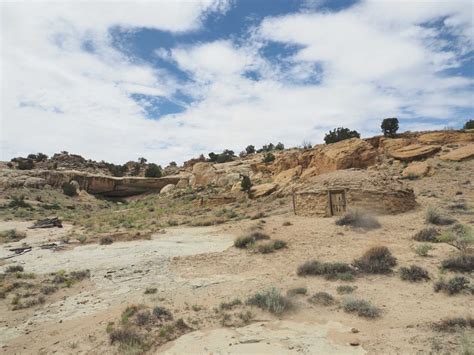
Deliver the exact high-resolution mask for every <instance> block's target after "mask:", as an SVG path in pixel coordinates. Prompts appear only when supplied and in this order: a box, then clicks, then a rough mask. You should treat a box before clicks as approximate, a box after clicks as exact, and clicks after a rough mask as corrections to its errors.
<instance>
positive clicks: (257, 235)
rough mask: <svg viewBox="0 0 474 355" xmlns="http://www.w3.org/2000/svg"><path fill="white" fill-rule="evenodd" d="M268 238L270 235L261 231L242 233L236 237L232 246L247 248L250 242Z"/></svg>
mask: <svg viewBox="0 0 474 355" xmlns="http://www.w3.org/2000/svg"><path fill="white" fill-rule="evenodd" d="M267 239H270V236H269V235H268V234H265V233H262V232H252V233H250V234H248V235H244V236H241V237H238V238H237V239H236V240H235V241H234V246H235V247H236V248H241V249H243V248H247V247H248V246H249V245H250V244H253V243H255V242H256V241H258V240H267Z"/></svg>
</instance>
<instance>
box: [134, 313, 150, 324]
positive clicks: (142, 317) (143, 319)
mask: <svg viewBox="0 0 474 355" xmlns="http://www.w3.org/2000/svg"><path fill="white" fill-rule="evenodd" d="M150 319H151V313H150V311H148V310H145V311H140V312H137V315H136V316H135V323H137V325H139V326H143V325H146V324H147V323H148V322H149V321H150Z"/></svg>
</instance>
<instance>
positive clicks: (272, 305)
mask: <svg viewBox="0 0 474 355" xmlns="http://www.w3.org/2000/svg"><path fill="white" fill-rule="evenodd" d="M246 304H247V305H250V306H256V307H259V308H261V309H263V310H266V311H269V312H270V313H273V314H276V315H280V314H282V313H283V312H285V311H286V310H289V309H291V308H292V307H293V304H292V302H291V300H290V299H289V298H287V297H285V296H283V295H282V294H281V293H280V290H278V289H277V288H271V289H269V290H267V291H263V292H258V293H256V294H255V295H253V296H251V297H249V298H248V299H247V302H246Z"/></svg>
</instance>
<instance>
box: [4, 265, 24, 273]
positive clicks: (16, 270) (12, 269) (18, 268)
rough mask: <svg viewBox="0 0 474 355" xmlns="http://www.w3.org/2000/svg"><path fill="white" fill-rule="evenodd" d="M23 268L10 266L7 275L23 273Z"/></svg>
mask: <svg viewBox="0 0 474 355" xmlns="http://www.w3.org/2000/svg"><path fill="white" fill-rule="evenodd" d="M23 270H24V269H23V266H21V265H10V266H9V267H7V268H6V270H5V272H6V273H14V272H23Z"/></svg>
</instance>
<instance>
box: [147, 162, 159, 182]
mask: <svg viewBox="0 0 474 355" xmlns="http://www.w3.org/2000/svg"><path fill="white" fill-rule="evenodd" d="M162 175H163V171H162V169H161V166H159V165H156V164H154V163H151V164H148V166H147V167H146V169H145V177H153V178H159V177H161V176H162Z"/></svg>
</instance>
